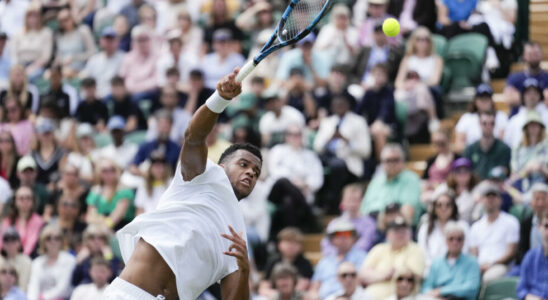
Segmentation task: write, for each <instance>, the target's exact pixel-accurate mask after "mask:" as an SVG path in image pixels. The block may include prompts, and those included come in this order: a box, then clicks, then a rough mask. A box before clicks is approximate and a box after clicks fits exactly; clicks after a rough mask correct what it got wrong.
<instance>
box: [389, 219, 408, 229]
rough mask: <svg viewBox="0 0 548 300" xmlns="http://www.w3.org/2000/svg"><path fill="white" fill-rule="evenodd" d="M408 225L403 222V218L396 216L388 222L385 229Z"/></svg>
mask: <svg viewBox="0 0 548 300" xmlns="http://www.w3.org/2000/svg"><path fill="white" fill-rule="evenodd" d="M407 227H409V225H408V224H407V222H405V219H404V218H403V217H402V216H397V217H396V218H395V219H394V221H392V222H390V223H389V224H388V226H387V227H386V229H387V230H390V229H396V228H407Z"/></svg>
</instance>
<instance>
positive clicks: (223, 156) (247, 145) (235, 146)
mask: <svg viewBox="0 0 548 300" xmlns="http://www.w3.org/2000/svg"><path fill="white" fill-rule="evenodd" d="M238 150H245V151H247V152H250V153H251V154H253V155H255V156H257V157H258V158H259V160H260V161H261V163H262V162H263V156H262V154H261V150H260V149H259V148H257V147H256V146H254V145H252V144H250V143H237V144H232V145H231V146H230V147H228V148H227V149H226V150H225V152H223V154H221V158H219V163H220V164H222V163H223V162H225V161H226V159H227V158H228V157H230V156H231V155H232V154H233V153H234V152H236V151H238Z"/></svg>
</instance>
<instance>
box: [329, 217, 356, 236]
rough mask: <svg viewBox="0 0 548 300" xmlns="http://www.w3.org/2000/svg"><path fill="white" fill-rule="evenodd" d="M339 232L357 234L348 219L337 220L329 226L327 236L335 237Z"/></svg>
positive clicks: (340, 218)
mask: <svg viewBox="0 0 548 300" xmlns="http://www.w3.org/2000/svg"><path fill="white" fill-rule="evenodd" d="M337 232H353V233H354V234H355V233H356V227H354V224H352V222H350V221H349V220H348V219H347V218H342V217H339V218H336V219H334V220H333V221H331V223H329V225H328V226H327V230H326V233H327V235H333V234H335V233H337Z"/></svg>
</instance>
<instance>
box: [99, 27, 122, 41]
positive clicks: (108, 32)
mask: <svg viewBox="0 0 548 300" xmlns="http://www.w3.org/2000/svg"><path fill="white" fill-rule="evenodd" d="M117 36H118V34H117V33H116V30H114V28H112V27H111V26H107V27H105V28H103V30H101V37H103V38H104V37H107V38H113V37H117Z"/></svg>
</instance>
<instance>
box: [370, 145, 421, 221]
mask: <svg viewBox="0 0 548 300" xmlns="http://www.w3.org/2000/svg"><path fill="white" fill-rule="evenodd" d="M381 163H382V168H383V170H384V173H383V174H378V175H376V176H374V177H373V179H372V180H371V182H370V183H369V186H368V187H367V191H366V193H365V196H364V198H363V201H362V207H361V211H362V212H364V213H366V214H372V215H373V216H375V215H377V214H378V213H380V212H382V211H384V209H385V207H386V206H387V205H388V204H390V203H393V202H397V203H399V204H400V205H401V212H402V214H403V215H404V216H405V219H406V220H407V222H409V223H412V224H417V222H418V216H419V215H420V211H421V209H422V207H421V205H420V200H419V198H420V193H421V188H420V179H419V177H418V176H417V175H416V174H415V173H413V172H412V171H410V170H408V169H406V168H405V164H404V157H403V149H402V148H401V146H400V145H397V144H387V145H386V146H385V147H384V149H383V150H382V152H381Z"/></svg>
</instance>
